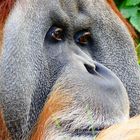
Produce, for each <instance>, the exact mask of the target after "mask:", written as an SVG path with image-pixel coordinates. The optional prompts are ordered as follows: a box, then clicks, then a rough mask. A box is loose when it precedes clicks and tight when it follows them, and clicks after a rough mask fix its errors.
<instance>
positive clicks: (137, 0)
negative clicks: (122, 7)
mask: <svg viewBox="0 0 140 140" xmlns="http://www.w3.org/2000/svg"><path fill="white" fill-rule="evenodd" d="M138 4H140V0H127V1H126V6H135V5H138Z"/></svg>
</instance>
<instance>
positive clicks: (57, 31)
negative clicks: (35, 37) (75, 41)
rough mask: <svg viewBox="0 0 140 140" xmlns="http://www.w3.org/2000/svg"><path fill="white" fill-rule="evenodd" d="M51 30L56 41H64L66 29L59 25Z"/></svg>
mask: <svg viewBox="0 0 140 140" xmlns="http://www.w3.org/2000/svg"><path fill="white" fill-rule="evenodd" d="M50 32H51V38H52V39H54V40H55V41H62V40H64V31H63V29H62V28H59V27H52V28H51V29H50Z"/></svg>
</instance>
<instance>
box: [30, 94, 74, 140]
mask: <svg viewBox="0 0 140 140" xmlns="http://www.w3.org/2000/svg"><path fill="white" fill-rule="evenodd" d="M71 102H72V98H71V97H70V96H68V95H66V94H65V93H64V94H63V93H62V92H61V94H60V93H59V92H54V93H53V94H52V95H51V96H50V98H49V100H48V101H47V102H46V104H45V105H44V108H43V110H42V112H41V114H40V116H39V119H38V122H37V126H36V128H35V130H34V131H33V133H32V136H31V140H44V138H43V137H44V135H45V133H47V125H48V123H49V122H54V121H55V120H53V118H54V117H55V113H57V112H60V111H61V110H63V109H66V107H68V106H70V104H71Z"/></svg>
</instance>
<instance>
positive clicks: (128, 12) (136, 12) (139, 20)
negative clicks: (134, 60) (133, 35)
mask: <svg viewBox="0 0 140 140" xmlns="http://www.w3.org/2000/svg"><path fill="white" fill-rule="evenodd" d="M115 2H116V4H117V6H118V8H119V10H120V12H121V13H122V15H123V16H124V17H125V18H127V19H128V20H129V22H130V23H131V24H132V26H133V27H134V28H135V29H136V31H137V32H139V34H140V0H115ZM138 40H139V41H137V43H138V42H139V45H138V46H137V48H136V51H137V54H138V59H139V64H140V37H139V39H138Z"/></svg>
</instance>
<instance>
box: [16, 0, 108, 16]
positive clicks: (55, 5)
mask: <svg viewBox="0 0 140 140" xmlns="http://www.w3.org/2000/svg"><path fill="white" fill-rule="evenodd" d="M19 3H20V4H21V5H22V6H25V7H29V8H35V9H36V11H40V12H41V11H44V12H45V11H46V12H48V11H54V12H57V13H58V14H62V13H61V12H62V11H63V12H65V13H66V14H67V15H73V14H74V15H75V14H77V13H84V12H88V13H89V12H92V13H93V12H94V11H96V12H97V10H99V9H100V10H101V9H102V8H103V7H106V6H107V4H106V0H19Z"/></svg>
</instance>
